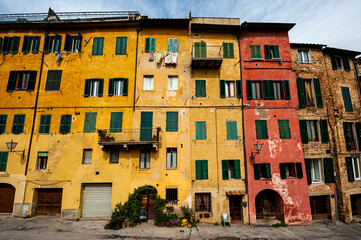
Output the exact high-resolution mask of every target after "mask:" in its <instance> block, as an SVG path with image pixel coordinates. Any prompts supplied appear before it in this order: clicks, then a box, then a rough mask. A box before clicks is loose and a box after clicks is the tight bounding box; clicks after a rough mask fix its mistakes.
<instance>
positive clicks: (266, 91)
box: [262, 80, 270, 100]
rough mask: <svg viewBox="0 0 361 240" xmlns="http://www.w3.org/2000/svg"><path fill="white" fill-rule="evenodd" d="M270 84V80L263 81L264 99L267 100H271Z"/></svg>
mask: <svg viewBox="0 0 361 240" xmlns="http://www.w3.org/2000/svg"><path fill="white" fill-rule="evenodd" d="M269 84H270V81H268V80H263V81H262V85H263V98H264V99H265V100H268V99H270V95H269V94H270V91H269Z"/></svg>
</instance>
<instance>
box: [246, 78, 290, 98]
mask: <svg viewBox="0 0 361 240" xmlns="http://www.w3.org/2000/svg"><path fill="white" fill-rule="evenodd" d="M246 85H247V99H249V100H252V99H256V100H257V99H262V98H263V99H265V100H281V99H285V100H290V99H291V93H290V85H289V81H288V80H285V81H273V80H263V81H251V80H247V81H246Z"/></svg>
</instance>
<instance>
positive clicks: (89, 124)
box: [84, 112, 97, 133]
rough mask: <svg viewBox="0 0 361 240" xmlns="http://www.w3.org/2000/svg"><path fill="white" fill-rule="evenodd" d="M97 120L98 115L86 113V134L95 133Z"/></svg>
mask: <svg viewBox="0 0 361 240" xmlns="http://www.w3.org/2000/svg"><path fill="white" fill-rule="evenodd" d="M96 120H97V113H96V112H92V113H85V120H84V132H85V133H91V132H95V124H96Z"/></svg>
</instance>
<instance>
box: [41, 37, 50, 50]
mask: <svg viewBox="0 0 361 240" xmlns="http://www.w3.org/2000/svg"><path fill="white" fill-rule="evenodd" d="M50 46H51V36H49V35H45V39H44V49H43V51H44V53H50V51H51V49H50Z"/></svg>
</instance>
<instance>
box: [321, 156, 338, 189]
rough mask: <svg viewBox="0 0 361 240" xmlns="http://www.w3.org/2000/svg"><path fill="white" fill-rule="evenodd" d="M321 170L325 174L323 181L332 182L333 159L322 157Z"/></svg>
mask: <svg viewBox="0 0 361 240" xmlns="http://www.w3.org/2000/svg"><path fill="white" fill-rule="evenodd" d="M323 170H324V175H325V183H334V182H335V177H334V170H333V159H332V158H324V159H323Z"/></svg>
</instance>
